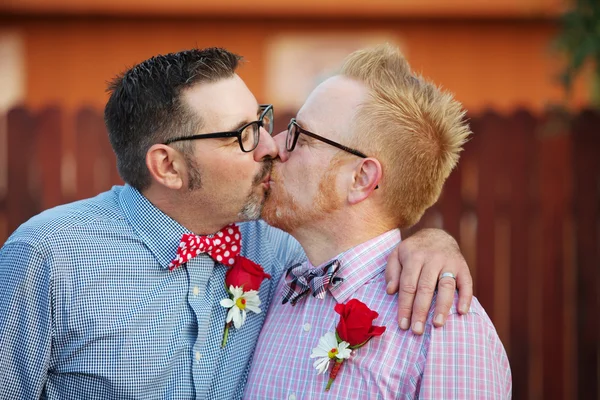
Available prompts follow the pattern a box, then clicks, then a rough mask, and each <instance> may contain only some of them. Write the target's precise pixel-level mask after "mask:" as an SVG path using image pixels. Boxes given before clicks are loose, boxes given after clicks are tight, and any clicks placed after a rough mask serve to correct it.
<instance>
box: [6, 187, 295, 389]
mask: <svg viewBox="0 0 600 400" xmlns="http://www.w3.org/2000/svg"><path fill="white" fill-rule="evenodd" d="M239 226H240V229H241V232H242V255H243V256H245V257H248V258H249V259H251V260H253V261H255V262H257V263H259V264H261V265H262V266H263V267H264V269H265V271H266V272H267V273H269V274H271V275H272V279H271V280H269V281H264V282H263V284H262V286H261V288H260V298H261V300H262V302H263V304H262V306H261V308H262V310H263V312H262V313H261V314H253V313H250V314H249V316H248V318H247V320H246V323H245V324H244V325H243V326H242V327H241V329H240V330H236V329H232V330H231V331H230V334H229V339H228V343H227V346H226V348H225V349H222V348H221V339H222V335H223V328H224V321H225V317H226V314H227V309H225V308H223V307H221V306H220V305H219V301H220V300H221V299H224V298H226V297H227V294H226V292H225V287H224V284H223V282H224V275H225V271H226V267H225V266H223V265H221V264H218V263H215V262H214V261H213V260H212V259H211V258H209V257H208V256H207V255H205V254H201V255H200V256H198V257H196V258H194V259H193V260H191V261H189V262H188V263H187V265H186V266H183V267H180V268H178V269H176V270H174V271H171V272H170V271H169V270H168V268H167V266H168V264H169V262H170V261H171V260H172V259H173V257H174V256H175V253H176V249H177V246H178V244H179V241H180V239H181V236H182V234H183V233H187V232H188V231H187V230H186V229H185V228H183V227H182V226H181V225H180V224H178V223H177V222H175V221H174V220H172V219H171V218H169V217H168V216H167V215H165V214H164V213H162V212H161V211H160V210H158V209H157V208H156V207H154V206H153V205H152V204H151V203H150V202H149V201H148V200H147V199H146V198H145V197H144V196H142V195H141V194H140V193H139V192H138V191H137V190H135V189H133V188H132V187H130V186H124V187H123V186H117V187H114V188H113V189H112V190H110V191H108V192H105V193H103V194H100V195H98V196H97V197H94V198H91V199H87V200H82V201H79V202H75V203H71V204H67V205H63V206H59V207H56V208H53V209H51V210H47V211H45V212H43V213H41V214H40V215H38V216H36V217H34V218H32V219H31V220H29V221H28V222H27V223H25V224H23V225H22V226H21V227H20V228H19V229H18V230H17V231H15V233H14V234H13V235H12V236H11V237H10V238H9V239H8V241H7V242H6V243H5V245H4V246H3V247H2V249H0V284H1V288H0V350H1V354H0V398H1V399H20V400H23V399H37V398H47V399H85V400H91V399H194V398H197V399H231V398H239V397H241V395H242V393H243V390H244V385H245V383H246V378H247V374H248V368H249V365H250V362H251V358H252V354H253V351H254V346H255V344H256V341H257V338H258V334H259V332H260V329H261V327H262V324H263V322H264V318H265V315H266V311H267V309H268V307H269V304H270V302H271V299H272V298H273V294H274V291H275V288H276V286H277V283H278V282H279V279H280V277H281V273H282V271H283V270H284V268H286V267H287V266H289V265H291V264H293V263H296V262H302V261H303V260H304V259H305V256H304V253H303V251H302V249H301V247H300V245H299V244H298V242H296V241H295V240H294V239H293V238H291V237H290V236H289V235H287V234H285V233H283V232H282V231H280V230H278V229H275V228H272V227H270V226H268V225H267V224H265V223H264V222H263V221H253V222H246V223H241V224H239Z"/></svg>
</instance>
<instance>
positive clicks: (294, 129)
mask: <svg viewBox="0 0 600 400" xmlns="http://www.w3.org/2000/svg"><path fill="white" fill-rule="evenodd" d="M301 133H302V134H304V135H306V136H310V137H311V138H314V139H317V140H320V141H321V142H324V143H327V144H328V145H331V146H334V147H337V148H338V149H341V150H344V151H347V152H348V153H350V154H354V155H355V156H358V157H361V158H367V157H368V156H367V155H366V154H365V153H363V152H362V151H358V150H354V149H352V148H350V147H348V146H344V145H343V144H340V143H337V142H334V141H333V140H330V139H327V138H324V137H323V136H319V135H317V134H316V133H312V132H310V131H307V130H306V129H304V128H302V127H301V126H300V125H298V122H296V118H292V120H291V121H290V124H289V125H288V131H287V137H286V142H285V143H286V144H285V147H286V149H287V151H290V152H292V151H294V149H295V148H296V143H297V142H298V137H299V136H300V134H301Z"/></svg>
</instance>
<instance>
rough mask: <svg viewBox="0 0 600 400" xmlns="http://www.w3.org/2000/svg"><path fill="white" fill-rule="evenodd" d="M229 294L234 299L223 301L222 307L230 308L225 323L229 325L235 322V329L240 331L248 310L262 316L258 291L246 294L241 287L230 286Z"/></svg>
mask: <svg viewBox="0 0 600 400" xmlns="http://www.w3.org/2000/svg"><path fill="white" fill-rule="evenodd" d="M229 292H230V293H231V294H232V295H233V299H231V298H229V299H223V300H221V305H222V306H223V307H225V308H229V312H228V313H227V319H226V320H225V322H227V323H229V322H231V321H233V326H235V329H240V327H241V326H242V325H243V324H244V322H245V321H246V310H248V311H252V312H253V313H256V314H260V312H261V310H260V307H259V306H260V297H258V292H257V291H256V290H249V291H247V292H244V290H243V289H242V288H241V287H237V286H236V287H233V286H229Z"/></svg>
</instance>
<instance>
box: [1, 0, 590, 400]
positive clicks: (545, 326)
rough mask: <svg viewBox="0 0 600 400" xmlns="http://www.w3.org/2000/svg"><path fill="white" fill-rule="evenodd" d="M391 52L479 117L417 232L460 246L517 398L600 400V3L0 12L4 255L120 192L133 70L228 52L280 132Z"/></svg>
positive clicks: (192, 3)
mask: <svg viewBox="0 0 600 400" xmlns="http://www.w3.org/2000/svg"><path fill="white" fill-rule="evenodd" d="M381 42H390V43H394V44H396V45H398V46H399V47H400V48H401V49H402V50H403V51H404V53H405V55H406V56H407V58H408V60H409V61H410V63H411V65H412V66H413V69H414V70H415V71H418V72H420V73H422V74H423V75H424V76H426V77H428V78H430V79H432V80H433V81H435V82H437V83H439V84H441V85H443V86H444V87H445V88H446V89H448V90H450V91H452V92H453V93H455V95H456V97H457V98H458V99H459V100H460V101H461V102H462V103H463V104H464V105H465V106H466V108H467V109H468V110H469V118H470V120H471V126H472V129H473V131H474V132H475V135H474V137H473V140H471V141H470V142H469V143H468V144H467V146H466V149H465V152H464V153H463V157H462V158H461V161H460V165H459V168H458V169H457V170H455V171H454V172H453V173H452V175H451V176H450V178H449V180H448V182H447V184H446V186H445V189H444V193H443V195H442V198H441V199H440V201H439V202H438V203H437V204H436V205H435V206H434V207H433V208H432V209H431V210H429V211H428V212H427V214H426V215H425V217H424V218H423V220H422V221H421V223H420V224H419V226H418V227H422V226H434V227H441V228H443V229H445V230H447V231H448V232H450V233H451V234H452V235H453V236H454V237H455V238H456V239H457V240H458V242H459V244H460V245H461V248H462V250H463V252H464V254H465V257H466V258H467V261H468V263H469V266H470V268H471V271H472V273H473V276H474V278H475V294H476V296H477V297H478V298H479V299H480V301H481V303H482V304H483V305H484V307H485V308H486V310H487V311H488V313H489V315H490V317H491V318H492V320H493V321H494V324H495V326H496V328H497V330H498V333H499V335H500V337H501V339H502V341H503V343H504V345H505V347H506V350H507V353H508V355H509V359H510V361H511V368H512V372H513V385H514V387H513V394H514V398H515V399H596V400H597V399H600V391H599V384H598V382H599V381H600V369H599V364H600V332H599V324H598V319H599V318H598V317H599V316H600V307H599V305H600V301H599V297H600V296H599V291H600V250H599V249H600V234H599V231H600V217H599V210H600V116H599V114H598V112H597V111H595V110H597V109H598V106H599V105H600V96H599V92H600V79H598V77H599V76H600V62H599V61H600V2H599V1H598V0H593V1H592V0H585V1H584V0H580V1H573V2H563V1H559V0H370V1H368V2H364V1H358V0H304V1H276V0H254V1H252V2H249V1H245V0H220V1H210V2H209V1H206V0H170V1H168V2H166V1H160V0H143V1H142V0H86V1H79V0H0V244H2V243H4V241H5V240H6V238H7V237H8V235H10V233H11V232H12V231H13V230H14V229H15V228H16V227H18V226H19V225H20V224H21V223H23V222H24V221H26V220H27V219H28V218H30V217H31V216H33V215H35V214H37V213H38V212H40V211H42V210H44V209H46V208H49V207H53V206H56V205H58V204H62V203H65V202H69V201H73V200H77V199H81V198H85V197H90V196H93V195H95V194H97V193H99V192H101V191H104V190H107V189H108V188H110V187H111V185H113V184H119V183H120V182H121V181H120V179H119V177H118V175H117V173H116V168H115V161H114V155H113V154H112V150H111V149H110V145H109V143H108V140H107V137H106V131H105V128H104V124H103V120H102V110H103V107H104V104H105V102H106V100H107V95H106V92H105V88H106V82H107V81H108V80H110V79H111V78H112V77H114V76H115V75H116V74H117V73H119V72H121V71H123V70H124V69H126V68H128V67H130V66H132V65H134V64H136V63H138V62H140V61H143V60H144V59H146V58H149V57H151V56H153V55H156V54H158V53H168V52H174V51H179V50H183V49H188V48H191V47H201V48H202V47H209V46H222V47H226V48H227V49H229V50H232V51H234V52H237V53H239V54H241V55H243V56H244V57H245V60H246V62H245V64H244V65H243V67H242V68H241V70H240V75H241V76H242V78H243V79H244V80H245V81H246V83H247V84H248V86H249V87H250V89H251V90H252V91H253V92H254V94H255V95H256V97H257V99H258V100H259V102H261V103H273V104H274V105H275V110H276V115H277V126H278V127H279V129H284V128H285V126H286V125H287V122H288V121H289V118H290V117H291V116H293V115H294V113H295V112H296V110H297V109H298V108H299V106H300V105H301V104H302V102H303V100H304V99H305V97H306V95H307V94H308V93H309V92H310V90H312V88H313V87H314V86H316V85H317V84H318V83H319V82H321V81H322V80H323V79H324V78H325V77H327V76H328V75H330V74H331V73H332V71H334V70H335V68H336V67H337V66H339V64H340V62H341V60H342V59H343V57H344V56H346V55H347V54H348V53H350V52H351V51H353V50H355V49H358V48H361V47H364V46H368V45H371V44H375V43H381ZM418 227H417V228H418Z"/></svg>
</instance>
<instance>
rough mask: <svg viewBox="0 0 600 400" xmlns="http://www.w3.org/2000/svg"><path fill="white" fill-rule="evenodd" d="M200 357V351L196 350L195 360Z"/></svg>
mask: <svg viewBox="0 0 600 400" xmlns="http://www.w3.org/2000/svg"><path fill="white" fill-rule="evenodd" d="M200 357H201V355H200V352H199V351H197V352H196V361H200Z"/></svg>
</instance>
